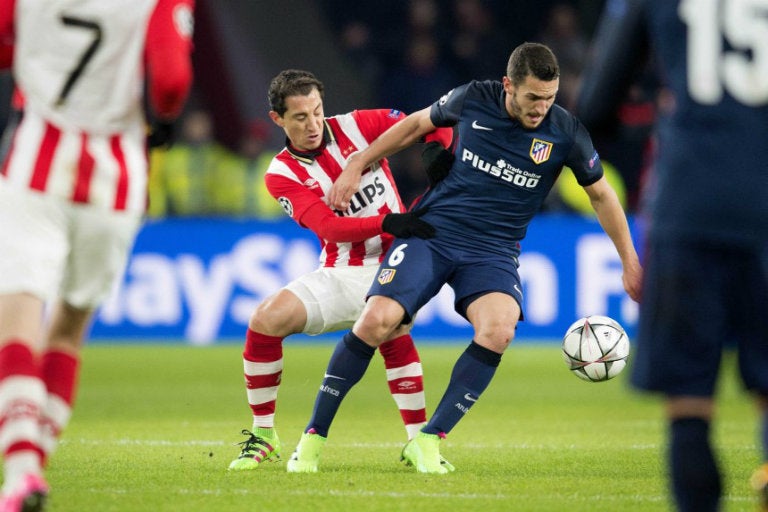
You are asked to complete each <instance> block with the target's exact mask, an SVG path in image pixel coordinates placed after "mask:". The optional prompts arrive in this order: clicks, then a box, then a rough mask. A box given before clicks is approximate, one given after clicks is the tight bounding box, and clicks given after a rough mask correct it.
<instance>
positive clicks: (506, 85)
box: [501, 76, 515, 94]
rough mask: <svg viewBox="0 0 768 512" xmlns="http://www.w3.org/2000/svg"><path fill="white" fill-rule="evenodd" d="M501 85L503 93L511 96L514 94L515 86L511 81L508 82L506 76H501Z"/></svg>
mask: <svg viewBox="0 0 768 512" xmlns="http://www.w3.org/2000/svg"><path fill="white" fill-rule="evenodd" d="M501 83H502V85H503V86H504V92H506V93H508V94H512V93H513V92H514V89H515V86H514V84H513V83H512V80H510V79H509V77H508V76H503V77H502V78H501Z"/></svg>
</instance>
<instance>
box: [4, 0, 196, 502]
mask: <svg viewBox="0 0 768 512" xmlns="http://www.w3.org/2000/svg"><path fill="white" fill-rule="evenodd" d="M193 9H194V4H193V1H192V0H110V1H108V2H104V1H102V0H25V1H23V2H22V1H19V2H16V1H14V0H0V41H2V43H3V44H4V45H5V47H6V48H9V47H11V48H12V49H13V51H12V53H10V52H2V55H5V56H6V59H5V60H6V62H5V63H4V64H6V67H7V66H8V65H12V72H13V78H14V83H15V85H16V87H17V89H18V91H19V92H20V93H21V95H22V96H23V98H24V103H23V110H22V116H21V117H20V119H19V120H18V123H16V124H14V125H13V126H9V127H8V130H13V131H12V134H11V133H9V135H11V139H10V146H9V148H8V151H7V153H6V154H5V155H3V159H2V164H0V165H1V167H0V452H1V453H2V455H3V462H4V483H3V487H2V491H1V493H0V511H19V510H24V511H27V510H40V509H41V508H42V507H43V503H44V501H45V497H46V495H47V492H48V485H47V483H46V482H45V479H44V476H43V468H44V467H45V464H46V461H47V458H48V457H49V456H50V455H51V452H52V451H53V450H54V448H55V446H56V444H57V439H58V436H59V435H60V433H61V431H62V429H63V428H64V427H65V426H66V424H67V423H68V420H69V418H70V416H71V413H72V407H73V399H74V396H75V391H76V385H77V376H78V366H79V353H80V349H81V346H82V344H83V342H84V338H85V336H86V332H87V329H88V327H89V325H90V321H91V318H92V316H93V311H94V309H95V308H96V307H97V306H98V305H99V304H100V303H101V302H102V301H103V300H104V299H105V298H106V297H107V296H108V294H109V292H110V291H111V289H112V287H113V285H114V283H115V281H116V280H117V279H118V278H119V277H120V275H121V273H122V272H123V269H124V267H125V263H126V259H127V257H128V254H129V251H130V247H131V245H132V243H133V240H134V238H135V235H136V233H137V231H138V229H139V227H140V224H141V219H142V215H143V213H144V211H145V209H146V197H147V191H146V187H147V171H148V169H147V167H148V161H147V124H148V123H147V116H146V112H145V107H144V104H145V102H144V92H143V91H144V85H145V80H146V85H147V87H146V90H147V91H148V95H149V104H150V106H151V108H152V110H153V112H152V117H153V118H155V120H156V122H157V126H163V127H165V128H166V130H164V131H163V133H166V134H167V127H168V126H169V123H171V122H172V121H173V120H174V119H175V118H176V117H177V116H178V115H179V114H180V112H181V109H182V107H183V105H184V102H185V101H186V98H187V96H188V93H189V88H190V85H191V82H192V64H191V58H190V54H191V48H192V41H191V37H192V28H193ZM155 140H157V141H158V142H161V141H160V140H159V139H155ZM46 304H50V309H49V310H46ZM44 311H47V312H48V313H49V314H44ZM44 318H47V322H46V321H44Z"/></svg>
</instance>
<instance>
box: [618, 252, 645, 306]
mask: <svg viewBox="0 0 768 512" xmlns="http://www.w3.org/2000/svg"><path fill="white" fill-rule="evenodd" d="M621 280H622V283H623V284H624V290H625V291H626V292H627V295H629V296H630V298H631V299H632V300H634V301H635V302H640V300H641V299H642V297H643V267H641V266H640V261H639V260H637V259H633V260H632V261H631V262H629V263H627V264H625V265H624V272H623V274H622V276H621Z"/></svg>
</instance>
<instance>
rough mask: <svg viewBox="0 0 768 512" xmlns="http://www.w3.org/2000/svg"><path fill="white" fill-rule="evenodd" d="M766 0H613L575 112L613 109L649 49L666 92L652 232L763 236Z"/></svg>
mask: <svg viewBox="0 0 768 512" xmlns="http://www.w3.org/2000/svg"><path fill="white" fill-rule="evenodd" d="M766 27H768V5H767V4H766V2H764V1H754V2H728V1H715V2H712V1H701V0H679V1H677V0H611V1H610V2H609V3H608V8H607V9H606V14H605V16H604V18H603V19H602V20H601V24H600V27H599V30H598V32H597V35H596V40H595V45H594V48H595V51H596V52H597V53H596V55H595V59H594V60H593V61H592V62H591V65H590V66H589V67H588V68H587V69H586V70H585V73H584V77H585V78H584V83H583V88H582V93H581V95H580V98H579V102H578V106H577V110H576V113H577V115H579V116H580V117H581V118H582V119H584V120H585V123H587V126H591V124H590V120H589V119H591V118H590V116H594V118H595V120H596V121H597V120H598V119H597V118H599V117H600V116H601V115H603V114H605V113H607V111H609V110H610V109H613V108H615V106H616V105H615V104H616V102H617V101H616V100H618V99H619V98H620V91H621V90H622V89H623V88H624V87H625V85H626V83H624V82H625V80H622V79H621V78H622V77H623V78H626V77H630V76H632V72H631V71H632V69H633V68H635V67H637V65H638V62H639V60H640V59H641V58H642V56H643V55H645V54H647V53H648V51H649V50H650V51H652V52H653V54H654V56H655V60H656V61H657V62H658V65H659V67H660V70H659V71H660V78H661V80H662V82H663V84H664V86H665V87H667V88H668V90H669V91H670V92H671V93H672V96H673V98H674V99H673V101H672V107H671V109H670V110H669V111H668V112H665V111H663V112H661V117H660V119H659V121H658V123H657V127H658V133H657V136H658V155H657V157H656V162H655V166H654V167H655V168H654V173H655V186H654V188H653V189H652V191H651V192H652V193H651V196H650V204H651V213H652V228H651V233H652V234H654V235H656V236H663V237H681V236H684V237H687V238H691V239H695V238H701V237H707V238H712V237H714V238H717V239H720V240H723V241H742V240H743V241H747V242H753V241H758V242H759V241H761V240H762V241H764V240H766V239H768V32H767V30H768V29H766Z"/></svg>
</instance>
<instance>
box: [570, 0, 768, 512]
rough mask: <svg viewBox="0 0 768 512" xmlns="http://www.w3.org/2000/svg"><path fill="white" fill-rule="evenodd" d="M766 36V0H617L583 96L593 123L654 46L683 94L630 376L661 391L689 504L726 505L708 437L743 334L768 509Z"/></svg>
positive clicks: (658, 198)
mask: <svg viewBox="0 0 768 512" xmlns="http://www.w3.org/2000/svg"><path fill="white" fill-rule="evenodd" d="M766 34H768V3H767V2H765V1H758V2H749V1H748V2H733V1H714V0H675V1H672V0H648V1H645V0H642V1H638V0H632V1H625V0H620V1H615V0H614V1H611V2H609V4H608V6H607V10H606V11H605V14H604V15H603V18H602V20H601V23H600V26H599V29H598V32H597V39H596V40H595V51H596V53H595V55H594V60H593V61H592V62H591V63H590V65H589V67H588V69H587V70H586V72H585V74H584V77H585V82H584V84H583V88H582V91H581V94H580V99H579V102H578V106H577V112H578V114H579V115H580V117H581V118H582V119H584V121H585V122H586V123H588V124H591V123H593V122H595V123H597V122H598V121H600V120H602V119H603V118H604V117H605V116H607V115H608V114H609V113H610V111H611V110H612V109H614V108H615V106H616V104H617V103H618V100H619V99H620V96H621V94H622V93H623V92H624V91H626V85H628V84H626V80H622V79H623V78H631V76H632V70H633V69H636V68H637V67H638V63H641V59H642V56H643V54H646V53H647V50H648V49H649V48H650V49H652V51H653V52H654V55H655V57H656V60H657V61H658V63H659V66H660V70H661V78H662V80H663V82H664V87H665V88H666V89H667V90H668V91H669V93H670V94H671V96H672V99H673V100H672V102H671V103H670V105H671V108H669V109H668V110H663V111H662V112H661V114H660V118H659V122H658V126H657V131H658V133H657V139H658V154H657V155H656V159H655V163H654V168H655V180H654V181H655V188H654V190H653V191H652V194H651V195H650V212H649V218H650V227H649V233H648V237H647V238H648V254H647V257H646V260H647V261H646V265H645V266H646V274H645V279H646V280H645V283H644V284H643V302H642V304H641V306H640V325H639V332H638V339H637V350H636V354H635V359H634V365H633V368H632V374H631V382H632V384H633V385H634V386H636V387H637V388H639V389H642V390H646V391H652V392H659V393H661V394H662V395H663V396H664V402H665V410H666V416H667V422H668V427H669V428H668V436H669V438H668V441H669V442H668V447H667V457H668V461H667V464H668V468H669V476H670V480H671V482H670V484H671V491H672V493H673V494H674V498H675V503H676V506H677V508H678V510H680V511H696V512H707V511H714V510H718V506H719V502H720V497H721V494H722V483H721V475H720V470H719V469H718V465H717V462H716V456H715V453H714V450H713V446H712V443H711V441H710V439H709V436H710V424H711V422H712V418H713V415H714V399H713V395H714V391H715V387H716V385H715V383H716V380H717V374H718V368H719V366H720V359H721V355H722V352H723V347H724V344H725V343H727V342H735V343H736V344H737V349H738V360H739V368H740V374H741V378H742V380H743V382H744V385H745V387H746V388H747V389H749V390H750V391H751V392H753V393H754V394H755V395H756V397H757V402H758V406H759V409H760V413H761V415H762V430H761V436H762V448H763V453H762V456H763V460H764V461H766V462H765V463H764V464H763V465H762V466H761V467H760V468H759V469H758V470H757V471H756V472H755V473H754V475H753V478H752V483H753V485H754V487H755V489H756V490H757V491H759V492H760V493H761V500H762V503H761V504H762V507H763V510H767V511H768V137H767V134H768V58H766V57H767V56H768V53H767V52H768V36H767V35H766ZM648 43H650V45H649V44H648ZM617 79H618V80H617Z"/></svg>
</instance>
